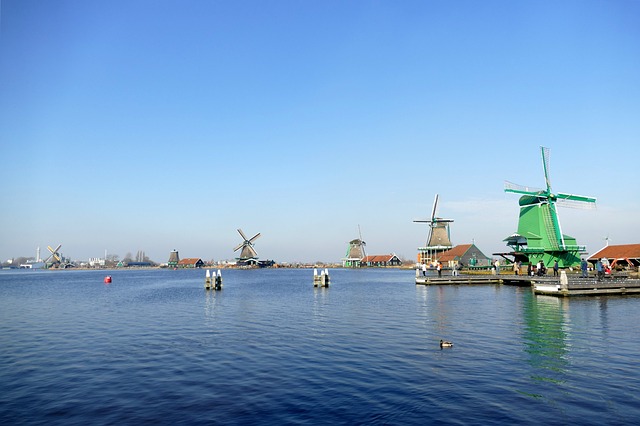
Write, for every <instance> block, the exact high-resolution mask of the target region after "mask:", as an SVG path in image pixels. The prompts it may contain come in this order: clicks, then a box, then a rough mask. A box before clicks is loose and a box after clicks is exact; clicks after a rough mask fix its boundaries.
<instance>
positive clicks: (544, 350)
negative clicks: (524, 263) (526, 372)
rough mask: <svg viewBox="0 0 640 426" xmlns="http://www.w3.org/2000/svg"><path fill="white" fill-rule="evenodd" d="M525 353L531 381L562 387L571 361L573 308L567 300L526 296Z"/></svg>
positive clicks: (524, 315) (527, 294)
mask: <svg viewBox="0 0 640 426" xmlns="http://www.w3.org/2000/svg"><path fill="white" fill-rule="evenodd" d="M523 317H524V335H523V338H524V339H523V342H524V345H525V349H524V351H525V352H526V353H527V355H528V362H529V364H530V365H531V367H533V371H532V375H531V379H533V380H534V381H537V382H550V383H556V384H561V383H564V382H565V373H566V370H567V368H568V367H569V362H570V357H569V352H570V343H569V342H570V321H569V306H568V301H567V300H566V299H565V298H558V297H552V296H536V295H533V294H532V293H529V292H526V293H524V305H523Z"/></svg>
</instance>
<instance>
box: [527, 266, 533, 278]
mask: <svg viewBox="0 0 640 426" xmlns="http://www.w3.org/2000/svg"><path fill="white" fill-rule="evenodd" d="M527 276H529V277H531V276H533V265H531V262H529V264H528V265H527Z"/></svg>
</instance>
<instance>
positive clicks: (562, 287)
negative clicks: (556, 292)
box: [560, 271, 569, 291]
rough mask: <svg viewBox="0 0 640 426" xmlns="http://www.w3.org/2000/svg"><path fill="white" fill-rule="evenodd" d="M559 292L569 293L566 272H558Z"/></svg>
mask: <svg viewBox="0 0 640 426" xmlns="http://www.w3.org/2000/svg"><path fill="white" fill-rule="evenodd" d="M560 290H562V291H569V278H567V272H566V271H560Z"/></svg>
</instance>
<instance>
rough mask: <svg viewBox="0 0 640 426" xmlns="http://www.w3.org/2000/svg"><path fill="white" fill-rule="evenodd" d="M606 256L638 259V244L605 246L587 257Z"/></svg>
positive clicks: (639, 257)
mask: <svg viewBox="0 0 640 426" xmlns="http://www.w3.org/2000/svg"><path fill="white" fill-rule="evenodd" d="M603 257H606V258H607V259H640V244H619V245H615V246H614V245H611V246H606V247H605V248H603V249H601V250H599V251H598V252H596V253H594V254H592V255H591V257H589V260H596V259H601V258H603Z"/></svg>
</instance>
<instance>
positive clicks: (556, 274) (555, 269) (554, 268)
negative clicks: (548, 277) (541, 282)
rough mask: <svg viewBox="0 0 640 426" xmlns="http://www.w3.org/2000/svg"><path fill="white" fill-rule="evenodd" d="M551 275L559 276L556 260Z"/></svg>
mask: <svg viewBox="0 0 640 426" xmlns="http://www.w3.org/2000/svg"><path fill="white" fill-rule="evenodd" d="M553 276H554V277H559V276H560V274H559V273H558V261H557V260H556V261H555V262H554V264H553Z"/></svg>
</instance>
